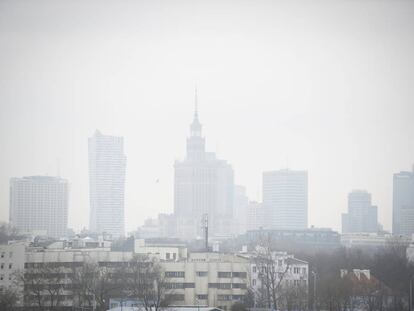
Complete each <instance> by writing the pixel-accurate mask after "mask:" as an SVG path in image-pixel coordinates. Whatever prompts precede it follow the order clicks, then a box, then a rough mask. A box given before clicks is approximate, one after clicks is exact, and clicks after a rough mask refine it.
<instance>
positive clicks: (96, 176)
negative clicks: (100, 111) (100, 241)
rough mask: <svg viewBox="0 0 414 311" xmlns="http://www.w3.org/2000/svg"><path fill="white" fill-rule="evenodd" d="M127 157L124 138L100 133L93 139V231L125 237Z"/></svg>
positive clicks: (91, 203) (90, 139)
mask: <svg viewBox="0 0 414 311" xmlns="http://www.w3.org/2000/svg"><path fill="white" fill-rule="evenodd" d="M125 170H126V156H125V154H124V143H123V138H122V137H116V136H108V135H102V134H101V133H100V132H99V131H96V132H95V134H94V136H93V137H91V138H89V199H90V220H89V221H90V224H89V229H90V230H91V231H93V232H97V233H104V232H105V233H107V234H111V235H112V236H113V237H114V238H117V237H120V236H123V235H124V234H125V219H124V217H125V216H124V215H125V211H124V196H125Z"/></svg>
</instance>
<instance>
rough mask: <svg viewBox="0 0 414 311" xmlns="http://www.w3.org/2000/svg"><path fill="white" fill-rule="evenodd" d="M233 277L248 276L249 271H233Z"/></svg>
mask: <svg viewBox="0 0 414 311" xmlns="http://www.w3.org/2000/svg"><path fill="white" fill-rule="evenodd" d="M233 277H234V278H241V279H245V278H247V273H246V272H233Z"/></svg>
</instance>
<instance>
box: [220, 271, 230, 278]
mask: <svg viewBox="0 0 414 311" xmlns="http://www.w3.org/2000/svg"><path fill="white" fill-rule="evenodd" d="M217 277H219V278H231V272H217Z"/></svg>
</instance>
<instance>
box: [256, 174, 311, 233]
mask: <svg viewBox="0 0 414 311" xmlns="http://www.w3.org/2000/svg"><path fill="white" fill-rule="evenodd" d="M263 207H264V209H265V227H266V228H267V229H306V228H307V227H308V173H307V172H306V171H293V170H290V169H283V170H278V171H269V172H264V173H263Z"/></svg>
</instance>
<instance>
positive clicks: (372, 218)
mask: <svg viewBox="0 0 414 311" xmlns="http://www.w3.org/2000/svg"><path fill="white" fill-rule="evenodd" d="M358 232H361V233H363V232H378V211H377V207H376V206H373V205H372V204H371V194H370V193H368V192H367V191H365V190H353V191H352V192H351V193H349V194H348V213H344V214H342V233H358Z"/></svg>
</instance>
